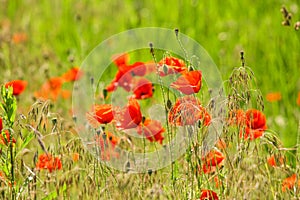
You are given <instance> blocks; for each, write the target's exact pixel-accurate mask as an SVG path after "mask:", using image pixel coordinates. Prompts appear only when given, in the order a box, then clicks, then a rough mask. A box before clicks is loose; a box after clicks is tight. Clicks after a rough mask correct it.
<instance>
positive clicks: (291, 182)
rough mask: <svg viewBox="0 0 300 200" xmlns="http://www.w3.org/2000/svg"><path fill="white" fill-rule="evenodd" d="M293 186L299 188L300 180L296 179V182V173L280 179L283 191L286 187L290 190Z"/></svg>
mask: <svg viewBox="0 0 300 200" xmlns="http://www.w3.org/2000/svg"><path fill="white" fill-rule="evenodd" d="M296 183H297V185H296ZM295 186H297V187H298V188H300V180H299V179H298V182H297V175H296V174H293V175H292V176H290V177H287V178H285V179H284V180H283V181H282V188H281V189H282V191H283V192H286V190H287V189H288V190H290V189H292V188H293V187H295Z"/></svg>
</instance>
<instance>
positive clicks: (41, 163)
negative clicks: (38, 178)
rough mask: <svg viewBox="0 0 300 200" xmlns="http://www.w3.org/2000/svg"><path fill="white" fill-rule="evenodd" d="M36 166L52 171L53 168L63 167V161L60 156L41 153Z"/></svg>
mask: <svg viewBox="0 0 300 200" xmlns="http://www.w3.org/2000/svg"><path fill="white" fill-rule="evenodd" d="M36 168H37V169H38V170H42V169H48V171H49V172H50V173H51V172H52V171H53V170H60V169H62V163H61V160H60V159H59V158H58V157H53V156H52V155H50V154H41V155H40V156H39V159H38V161H37V163H36Z"/></svg>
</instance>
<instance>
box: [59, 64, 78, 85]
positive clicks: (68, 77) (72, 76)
mask: <svg viewBox="0 0 300 200" xmlns="http://www.w3.org/2000/svg"><path fill="white" fill-rule="evenodd" d="M82 76H83V72H82V71H81V70H80V69H79V68H78V67H73V68H72V69H70V70H69V71H67V72H66V73H64V74H63V75H62V78H63V79H64V80H65V81H67V82H69V81H77V80H79V79H80V78H81V77H82Z"/></svg>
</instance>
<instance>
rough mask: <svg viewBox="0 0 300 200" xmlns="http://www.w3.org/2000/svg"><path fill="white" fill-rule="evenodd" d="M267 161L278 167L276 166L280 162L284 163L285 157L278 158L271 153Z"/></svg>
mask: <svg viewBox="0 0 300 200" xmlns="http://www.w3.org/2000/svg"><path fill="white" fill-rule="evenodd" d="M267 162H268V164H269V165H270V166H271V167H276V166H278V164H280V165H283V164H284V158H283V157H279V158H276V157H275V156H274V155H271V156H270V157H269V158H268V159H267Z"/></svg>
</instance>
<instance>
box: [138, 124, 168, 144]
mask: <svg viewBox="0 0 300 200" xmlns="http://www.w3.org/2000/svg"><path fill="white" fill-rule="evenodd" d="M137 132H138V133H139V134H144V135H145V137H146V138H147V139H148V140H149V141H150V142H153V141H156V142H159V143H160V144H162V141H163V139H164V137H163V136H162V134H163V133H164V132H165V129H164V128H163V127H162V125H161V123H160V122H159V121H157V120H151V119H148V118H147V119H146V120H145V121H144V123H143V124H140V125H139V126H138V127H137Z"/></svg>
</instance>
